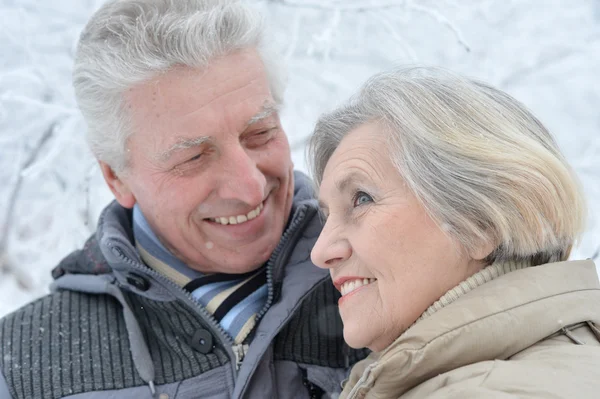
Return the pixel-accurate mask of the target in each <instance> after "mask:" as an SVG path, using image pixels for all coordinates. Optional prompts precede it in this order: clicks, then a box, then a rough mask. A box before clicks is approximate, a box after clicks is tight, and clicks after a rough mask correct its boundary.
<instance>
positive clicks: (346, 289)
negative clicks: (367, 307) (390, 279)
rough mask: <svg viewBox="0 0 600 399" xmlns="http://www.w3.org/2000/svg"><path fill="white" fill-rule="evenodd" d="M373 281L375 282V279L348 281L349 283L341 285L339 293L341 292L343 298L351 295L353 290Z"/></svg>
mask: <svg viewBox="0 0 600 399" xmlns="http://www.w3.org/2000/svg"><path fill="white" fill-rule="evenodd" d="M374 281H377V279H376V278H363V279H356V280H349V281H346V282H345V283H344V284H342V287H341V288H340V291H341V292H342V296H344V295H347V294H349V293H351V292H352V291H354V290H357V289H359V288H360V287H362V286H363V285H368V284H371V283H372V282H374Z"/></svg>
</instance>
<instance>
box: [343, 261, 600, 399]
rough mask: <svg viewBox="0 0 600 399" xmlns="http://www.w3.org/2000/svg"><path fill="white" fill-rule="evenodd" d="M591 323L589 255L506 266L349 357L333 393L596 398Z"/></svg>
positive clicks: (596, 350)
mask: <svg viewBox="0 0 600 399" xmlns="http://www.w3.org/2000/svg"><path fill="white" fill-rule="evenodd" d="M588 321H589V322H591V323H586V322H588ZM598 327H600V282H599V281H598V274H597V272H596V268H595V266H594V263H593V262H592V261H572V262H560V263H551V264H547V265H542V266H536V267H529V268H525V269H521V270H516V271H512V272H510V273H508V274H505V275H502V276H500V277H497V278H496V279H493V280H492V281H490V282H487V283H485V284H483V285H481V286H479V287H477V288H475V289H474V290H472V291H470V292H467V293H465V294H464V295H462V296H461V297H460V298H458V299H456V300H455V301H454V302H452V303H450V304H448V305H446V306H443V307H442V308H441V309H439V310H436V311H435V312H434V313H433V314H431V315H429V316H427V317H426V318H424V319H422V320H419V321H418V322H417V323H415V324H414V325H413V326H412V327H411V328H409V329H408V330H407V331H406V332H405V333H404V334H402V335H401V336H400V337H399V338H398V339H397V340H396V341H395V342H394V343H392V345H390V346H389V347H388V348H387V349H385V350H384V351H382V352H379V353H373V354H372V355H371V356H369V357H368V358H367V359H365V360H363V361H362V362H360V363H357V364H356V365H355V366H354V368H353V369H352V372H351V375H350V378H349V380H348V382H347V384H346V385H345V387H344V391H343V392H342V395H341V398H352V399H355V398H373V399H374V398H402V399H413V398H430V399H438V398H439V399H441V398H448V399H451V398H456V399H459V398H460V399H469V398H498V399H500V398H507V399H508V398H574V399H584V398H590V399H591V398H594V399H600V330H599V329H598ZM569 336H570V337H571V338H569Z"/></svg>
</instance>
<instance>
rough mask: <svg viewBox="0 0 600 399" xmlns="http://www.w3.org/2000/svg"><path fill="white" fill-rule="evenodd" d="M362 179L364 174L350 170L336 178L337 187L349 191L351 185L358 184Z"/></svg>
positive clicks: (341, 190) (339, 189) (342, 190)
mask: <svg viewBox="0 0 600 399" xmlns="http://www.w3.org/2000/svg"><path fill="white" fill-rule="evenodd" d="M361 180H362V175H361V174H360V173H357V172H350V173H347V174H345V175H343V176H342V177H341V178H339V179H338V180H336V182H335V187H336V188H337V190H338V191H340V192H345V191H348V188H349V187H353V186H356V185H357V184H358V182H360V181H361Z"/></svg>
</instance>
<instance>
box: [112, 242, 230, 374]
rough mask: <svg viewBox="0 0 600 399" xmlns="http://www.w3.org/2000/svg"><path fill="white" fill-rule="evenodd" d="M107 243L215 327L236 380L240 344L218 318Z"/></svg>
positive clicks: (188, 294)
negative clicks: (163, 283)
mask: <svg viewBox="0 0 600 399" xmlns="http://www.w3.org/2000/svg"><path fill="white" fill-rule="evenodd" d="M107 245H108V247H109V248H111V249H114V250H116V251H117V254H118V255H119V257H120V258H121V260H123V261H124V262H126V263H127V264H128V265H130V266H132V267H133V268H134V269H137V270H139V271H140V272H143V273H145V274H149V275H150V276H152V277H153V278H155V279H156V280H158V281H160V282H166V283H167V284H168V285H169V286H170V287H172V288H173V289H174V293H175V294H177V295H175V296H176V297H178V298H179V299H181V300H183V301H184V303H186V304H187V305H191V308H192V309H194V310H195V311H196V312H197V313H198V314H199V315H200V317H201V318H202V319H203V320H204V321H205V322H206V323H207V324H208V325H209V327H211V328H212V329H213V332H214V331H216V333H217V334H216V335H217V338H218V339H219V341H220V342H219V343H220V344H221V346H223V347H224V348H225V350H226V351H227V355H228V356H229V359H230V360H231V363H232V364H233V365H235V367H234V370H233V376H234V380H235V379H236V378H237V371H238V370H239V367H238V356H239V355H237V354H236V351H238V350H239V349H238V348H237V346H239V345H236V344H235V342H234V341H233V339H232V338H231V337H230V336H229V334H228V333H227V332H226V331H225V329H224V328H223V327H221V325H220V324H219V323H218V322H217V320H216V319H215V318H214V317H213V315H211V314H210V313H209V312H208V311H207V310H206V309H205V308H204V306H203V305H202V304H201V303H200V302H198V300H197V299H196V298H194V297H193V296H192V294H191V293H189V292H187V291H185V290H184V289H183V288H181V287H180V286H178V285H177V284H175V283H174V282H173V281H171V280H170V279H168V278H167V277H165V276H163V275H162V274H160V273H158V272H156V271H154V270H153V269H151V268H149V267H147V266H145V265H142V264H141V263H138V262H136V261H134V260H132V259H130V258H129V257H127V256H126V255H125V254H124V253H123V250H122V249H121V248H119V247H118V246H116V245H114V244H112V243H110V242H108V243H107ZM240 362H241V361H240Z"/></svg>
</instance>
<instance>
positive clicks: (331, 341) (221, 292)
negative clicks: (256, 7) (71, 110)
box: [0, 0, 365, 399]
mask: <svg viewBox="0 0 600 399" xmlns="http://www.w3.org/2000/svg"><path fill="white" fill-rule="evenodd" d="M74 86H75V92H76V95H77V100H78V103H79V106H80V108H81V110H82V112H83V115H84V117H85V119H86V121H87V123H88V136H89V143H90V146H91V149H92V151H93V152H94V154H95V155H96V157H97V159H98V162H99V164H100V168H101V170H102V173H103V175H104V178H105V179H106V182H107V184H108V186H109V187H110V189H111V190H112V192H113V193H114V195H115V198H116V202H114V203H112V204H111V205H109V206H108V207H107V208H106V210H105V211H104V212H103V214H102V216H101V217H100V221H99V223H98V231H97V233H96V234H95V235H94V236H93V237H92V238H90V240H88V242H87V243H86V245H85V247H84V248H83V250H81V251H77V252H74V253H73V254H71V255H69V256H68V257H67V258H65V259H64V260H63V261H62V262H61V264H60V265H59V266H58V267H57V268H56V269H55V270H54V277H55V278H56V281H55V282H54V284H53V287H52V293H51V294H50V295H48V296H46V297H44V298H41V299H39V300H37V301H35V302H33V303H31V304H29V305H27V306H25V307H23V308H22V309H20V310H18V311H17V312H15V313H13V314H11V315H9V316H7V317H5V318H4V319H3V320H2V321H1V322H0V366H1V367H0V371H1V373H0V397H1V398H3V399H4V398H5V397H6V398H14V399H16V398H44V399H54V398H63V397H68V398H73V399H75V398H77V399H85V398H94V399H101V398H148V397H155V398H161V399H166V398H178V399H184V398H199V397H202V398H230V397H235V398H242V397H244V398H275V397H281V398H308V397H311V398H316V397H331V396H335V394H336V393H337V392H339V391H340V390H341V388H340V383H341V382H342V380H343V379H344V377H345V375H346V373H347V370H348V368H349V366H350V365H351V364H353V363H354V362H356V361H357V360H359V359H360V358H362V357H364V356H365V353H363V352H362V351H354V350H351V349H349V348H348V347H347V346H345V344H344V343H343V339H342V334H341V333H342V326H341V322H340V319H339V318H338V316H337V305H336V302H337V299H338V297H339V294H337V292H335V291H334V288H333V285H332V284H330V282H329V281H327V280H328V275H327V273H326V272H324V271H320V270H319V269H317V268H315V267H314V266H313V265H312V263H311V262H310V260H309V255H310V250H311V247H312V245H313V243H314V242H315V240H316V237H317V235H318V233H319V231H320V230H321V223H320V219H319V217H318V215H317V206H316V203H315V200H314V199H313V193H312V191H311V189H310V187H311V185H310V182H309V181H308V180H307V178H306V177H304V176H303V175H302V174H300V173H294V171H293V165H292V162H291V158H290V148H289V145H288V141H287V138H286V135H285V133H284V131H283V129H282V127H281V124H280V121H279V117H278V110H279V108H280V105H281V102H282V96H283V88H284V79H283V77H282V74H281V69H279V67H278V65H277V59H276V57H275V56H274V55H273V53H272V52H270V51H269V46H268V42H267V41H266V40H265V38H264V37H263V28H262V26H261V23H260V19H259V18H258V17H257V16H256V15H255V14H254V13H253V12H252V11H251V10H249V9H247V8H245V7H244V6H242V5H241V4H239V3H237V2H234V1H218V0H212V1H209V0H196V1H193V0H188V1H183V0H121V1H112V2H109V3H107V4H105V5H104V6H103V7H102V8H101V9H100V10H99V11H98V12H96V13H95V14H94V16H93V17H92V19H91V20H90V22H89V23H88V25H87V27H86V29H85V30H84V32H83V33H82V36H81V40H80V43H79V47H78V51H77V55H76V59H75V70H74Z"/></svg>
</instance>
